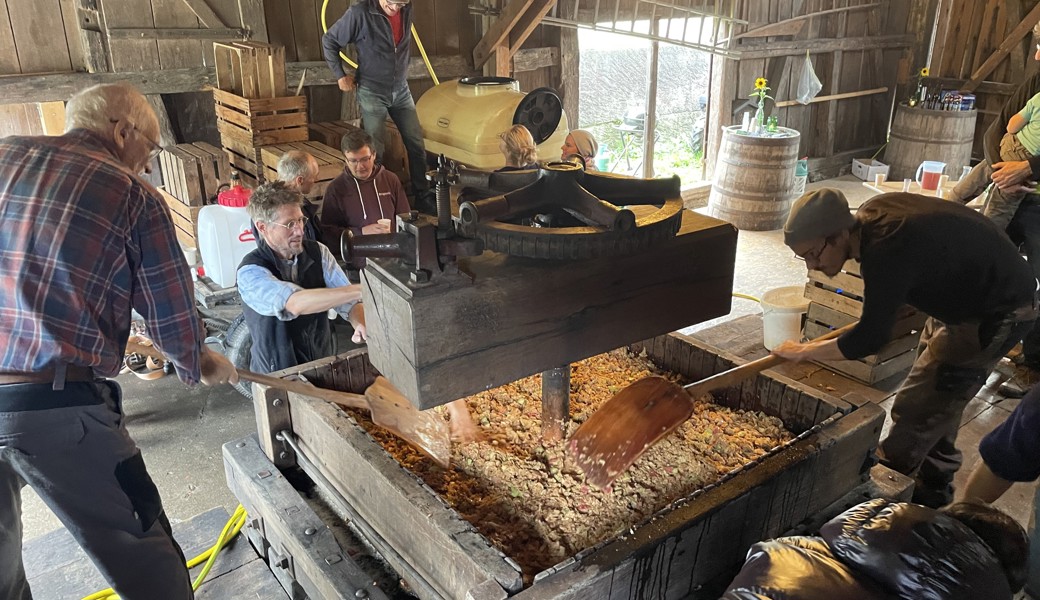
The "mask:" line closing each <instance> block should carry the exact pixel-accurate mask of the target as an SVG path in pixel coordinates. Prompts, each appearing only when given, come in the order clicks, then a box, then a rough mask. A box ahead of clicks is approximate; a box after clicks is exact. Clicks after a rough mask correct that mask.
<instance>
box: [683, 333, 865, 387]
mask: <svg viewBox="0 0 1040 600" xmlns="http://www.w3.org/2000/svg"><path fill="white" fill-rule="evenodd" d="M855 326H856V322H853V323H849V324H848V325H845V326H844V327H839V328H838V329H835V330H833V331H828V332H827V333H825V334H823V335H821V336H820V337H818V338H816V339H814V340H812V341H813V342H823V341H826V340H830V339H834V338H836V337H838V336H839V335H841V334H843V333H845V332H846V331H849V330H850V329H852V328H853V327H855ZM785 362H787V359H786V358H783V357H780V356H777V355H775V354H770V355H769V356H764V357H762V358H760V359H758V360H753V361H751V362H749V363H746V364H743V365H740V366H739V367H733V368H732V369H729V370H727V371H723V372H721V373H716V374H714V375H712V376H711V377H705V378H704V379H701V380H700V381H694V382H693V383H690V384H687V385H686V386H684V387H683V389H684V390H686V392H687V393H688V394H690V397H691V398H700V397H701V396H703V395H704V394H707V393H708V392H710V391H712V390H717V389H719V388H724V387H731V386H733V385H735V384H738V383H740V382H741V381H744V380H745V379H747V378H748V377H751V376H752V375H757V374H758V373H761V372H762V371H765V370H766V369H768V368H770V367H775V366H776V365H779V364H782V363H785Z"/></svg>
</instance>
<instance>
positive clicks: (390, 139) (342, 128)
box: [307, 119, 412, 191]
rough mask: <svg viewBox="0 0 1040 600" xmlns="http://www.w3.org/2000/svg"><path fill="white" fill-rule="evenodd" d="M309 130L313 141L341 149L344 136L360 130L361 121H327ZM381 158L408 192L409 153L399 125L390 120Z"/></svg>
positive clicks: (310, 126) (410, 178) (409, 175)
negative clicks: (398, 128) (349, 132)
mask: <svg viewBox="0 0 1040 600" xmlns="http://www.w3.org/2000/svg"><path fill="white" fill-rule="evenodd" d="M307 128H308V129H310V136H311V140H313V141H316V142H321V143H322V144H325V145H326V146H330V147H332V148H339V147H340V142H341V141H342V140H343V136H344V135H346V134H347V132H348V131H351V130H353V129H360V128H361V121H360V120H356V121H326V122H323V123H311V124H310V125H308V126H307ZM379 158H380V162H382V163H383V166H384V167H386V168H387V169H388V170H389V171H390V172H391V173H393V174H394V175H397V178H398V179H400V180H401V185H403V186H404V189H405V191H408V186H409V184H410V183H411V181H412V175H411V172H410V171H409V170H408V151H407V150H406V149H405V147H404V138H402V137H401V132H400V131H398V130H397V125H395V124H394V122H393V121H391V120H389V119H387V121H386V143H385V148H384V149H383V156H381V157H379Z"/></svg>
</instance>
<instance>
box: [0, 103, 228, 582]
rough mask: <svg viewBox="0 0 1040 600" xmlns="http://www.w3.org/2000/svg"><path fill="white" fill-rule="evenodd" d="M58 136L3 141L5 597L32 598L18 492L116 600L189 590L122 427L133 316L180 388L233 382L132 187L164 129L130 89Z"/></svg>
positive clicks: (1, 489) (77, 108) (85, 109)
mask: <svg viewBox="0 0 1040 600" xmlns="http://www.w3.org/2000/svg"><path fill="white" fill-rule="evenodd" d="M65 127H66V131H65V133H64V135H60V136H54V137H43V136H41V137H15V136H12V137H6V138H4V139H2V140H0V215H3V217H2V218H3V230H4V231H3V235H0V279H2V280H3V285H2V286H0V321H2V322H3V326H2V327H0V348H2V350H0V565H3V567H2V568H0V598H29V597H31V592H30V590H29V586H28V584H27V582H26V580H25V571H24V568H23V566H22V549H21V543H22V529H21V489H22V487H23V486H25V485H26V484H28V485H30V486H32V487H33V489H34V490H35V491H36V492H37V493H38V494H39V495H40V496H41V497H42V498H43V501H44V502H45V503H46V504H47V505H48V506H49V507H50V508H51V509H52V510H53V511H54V513H55V514H56V515H57V516H58V518H59V519H61V521H62V523H63V524H64V525H65V526H66V527H67V529H68V531H69V532H70V533H71V534H72V536H73V537H74V538H75V539H76V541H78V542H79V543H80V545H81V546H82V547H83V550H84V551H85V552H86V553H87V555H88V556H89V557H90V559H91V560H92V561H93V562H94V564H95V565H96V566H97V568H98V569H99V570H100V571H101V573H102V575H103V576H104V578H105V580H106V581H108V583H109V584H111V585H112V587H114V588H115V591H116V592H117V593H118V594H119V595H120V596H121V597H123V598H152V599H163V600H165V599H170V600H187V599H189V598H192V596H193V594H192V589H191V580H190V578H189V575H188V570H187V568H186V567H185V560H184V554H183V553H182V552H181V549H180V547H179V546H178V545H177V542H176V541H174V539H173V536H172V534H171V530H170V522H169V520H168V518H167V516H166V513H165V511H164V509H163V506H162V500H161V498H160V497H159V492H158V490H157V489H156V487H155V484H154V483H153V482H152V480H151V478H150V476H149V475H148V471H147V469H146V468H145V463H144V460H143V458H142V456H141V451H140V450H139V449H138V448H137V445H136V444H135V443H134V441H133V439H131V438H130V435H129V434H128V433H127V430H126V427H125V426H124V420H125V415H124V414H123V409H122V406H123V402H122V397H121V394H122V390H121V389H120V386H119V385H118V384H117V383H116V382H115V381H114V380H111V379H107V378H110V377H115V376H116V375H117V374H118V373H119V368H120V366H122V364H123V356H124V351H125V349H126V343H127V339H128V336H129V334H130V322H131V316H130V315H131V310H132V309H136V310H137V312H138V313H140V314H141V315H143V316H144V319H145V322H146V325H147V328H148V334H149V337H150V338H151V340H152V342H153V343H154V344H155V346H156V347H157V348H158V349H160V350H161V351H162V353H163V354H165V355H166V356H167V357H168V358H169V359H170V360H171V361H172V362H173V365H174V367H175V368H176V370H177V374H178V375H179V376H180V379H181V380H182V381H183V382H184V383H186V384H189V385H191V384H196V383H199V382H202V383H203V384H206V385H216V384H221V383H226V382H235V381H237V380H238V376H237V374H236V371H235V368H234V366H233V365H231V363H230V362H228V360H227V359H226V358H224V357H223V356H221V355H220V354H218V353H216V352H213V351H212V350H209V349H208V348H207V347H206V345H205V344H203V340H204V339H205V334H204V330H203V327H202V323H201V319H200V318H199V315H198V312H197V311H196V309H195V299H194V286H193V285H192V281H191V277H190V274H189V271H188V265H187V264H186V263H185V262H184V257H183V254H182V252H181V249H180V247H179V246H178V244H177V237H176V235H175V233H174V228H173V222H172V221H171V220H170V213H169V210H168V209H167V207H166V206H165V204H164V203H163V200H162V198H161V197H160V196H159V193H158V191H156V190H155V189H154V188H153V187H152V186H151V185H150V184H148V182H146V181H145V180H144V179H143V178H141V177H140V173H142V172H146V171H148V170H149V169H150V166H149V162H150V159H151V158H152V157H153V156H154V154H155V153H156V151H157V150H158V148H159V144H158V142H157V141H156V140H157V139H158V137H159V122H158V120H157V119H156V116H155V113H154V112H153V111H152V108H151V107H150V106H149V104H148V101H147V100H146V99H145V97H144V96H143V95H141V93H140V92H138V91H137V90H136V89H134V88H133V87H131V86H129V85H126V84H108V85H99V86H94V87H90V88H87V89H86V90H83V91H82V92H79V93H78V94H76V95H75V96H73V97H72V98H71V99H70V100H69V102H68V105H67V107H66V121H65Z"/></svg>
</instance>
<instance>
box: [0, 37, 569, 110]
mask: <svg viewBox="0 0 1040 600" xmlns="http://www.w3.org/2000/svg"><path fill="white" fill-rule="evenodd" d="M430 62H431V63H432V64H433V69H434V71H435V72H436V73H437V76H438V77H439V78H441V79H442V80H445V81H447V80H449V79H457V78H459V77H468V76H471V75H475V74H476V73H477V70H476V69H475V68H474V67H473V65H471V64H470V62H469V57H467V56H462V55H453V56H431V57H430ZM559 63H560V54H559V51H558V50H557V49H556V48H528V49H524V50H520V51H518V52H517V53H516V54H514V55H513V61H512V68H513V70H514V71H516V72H522V71H533V70H535V69H541V68H544V67H552V66H556V65H558V64H559ZM304 69H306V70H307V79H306V81H305V83H304V85H308V86H310V85H335V84H336V80H335V78H334V77H333V75H332V73H331V72H330V71H329V68H328V66H327V65H326V64H325V62H324V61H312V62H296V63H287V64H286V65H285V79H286V81H287V82H288V83H289V87H290V88H295V86H296V83H297V82H298V81H299V80H300V75H301V74H302V73H303V71H304ZM429 76H430V75H429V73H428V72H427V70H426V65H425V64H424V63H423V62H422V59H421V58H419V57H413V58H412V60H411V63H409V65H408V79H427V78H429ZM117 82H127V83H130V84H131V85H134V86H135V87H137V88H138V89H139V90H141V92H142V93H144V94H176V93H180V92H197V91H202V90H205V89H208V88H211V87H213V86H215V85H216V83H217V78H216V74H215V72H214V70H213V68H212V67H200V68H194V69H166V70H160V71H140V72H134V73H33V74H26V75H4V76H0V98H3V103H4V104H21V103H27V102H51V101H56V100H68V99H69V98H70V97H71V96H72V95H73V94H75V93H76V92H78V91H80V90H82V89H84V88H86V87H88V86H91V85H95V84H98V83H117Z"/></svg>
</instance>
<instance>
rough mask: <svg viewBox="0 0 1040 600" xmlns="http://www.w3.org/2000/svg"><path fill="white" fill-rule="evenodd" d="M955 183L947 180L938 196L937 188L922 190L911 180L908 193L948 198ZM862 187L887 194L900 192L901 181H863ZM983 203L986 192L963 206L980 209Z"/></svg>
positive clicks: (901, 187)
mask: <svg viewBox="0 0 1040 600" xmlns="http://www.w3.org/2000/svg"><path fill="white" fill-rule="evenodd" d="M957 183H958V182H957V181H947V182H946V183H945V184H944V185H943V186H942V196H938V194H937V192H938V190H923V189H921V185H920V184H918V183H917V182H916V181H911V182H910V193H911V194H921V195H922V196H931V197H933V198H936V197H939V198H945V199H947V200H949V199H950V197H951V195H952V194H953V188H954V187H955V186H956V185H957ZM863 187H865V188H867V189H868V190H873V191H875V192H877V193H879V194H888V193H890V192H901V191H903V182H902V181H884V182H882V183H881V184H880V185H875V184H874V182H873V181H864V182H863ZM985 204H986V193H985V192H984V193H982V194H979V195H978V196H977V197H976V198H974V199H972V200H971V201H969V202H967V203H966V204H965V206H967V207H968V208H974V209H975V210H982V209H983V207H984V206H985Z"/></svg>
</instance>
